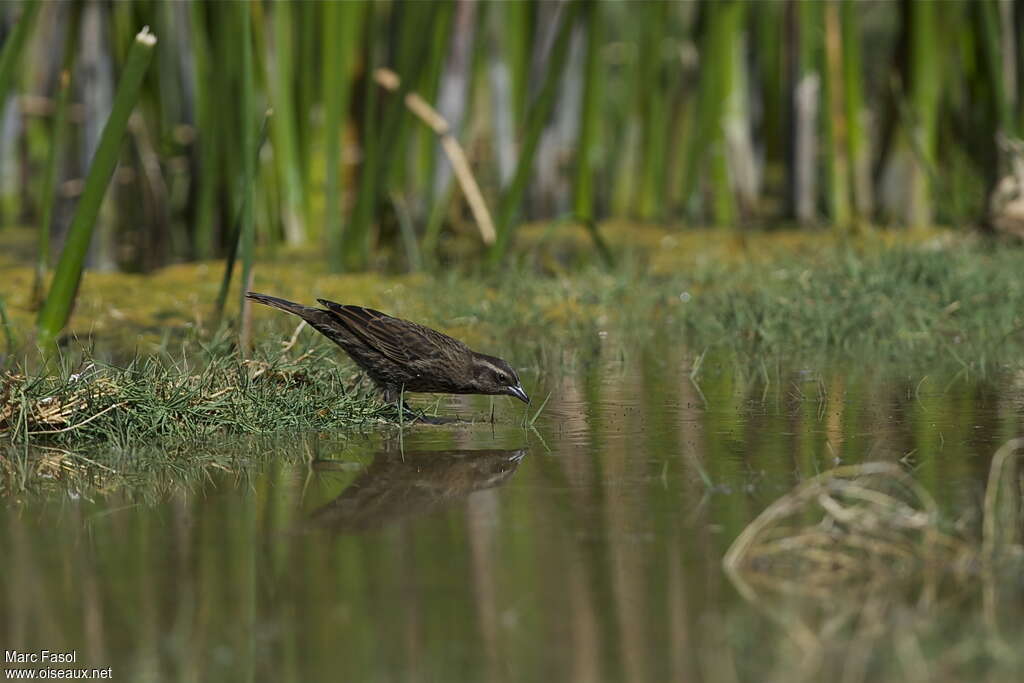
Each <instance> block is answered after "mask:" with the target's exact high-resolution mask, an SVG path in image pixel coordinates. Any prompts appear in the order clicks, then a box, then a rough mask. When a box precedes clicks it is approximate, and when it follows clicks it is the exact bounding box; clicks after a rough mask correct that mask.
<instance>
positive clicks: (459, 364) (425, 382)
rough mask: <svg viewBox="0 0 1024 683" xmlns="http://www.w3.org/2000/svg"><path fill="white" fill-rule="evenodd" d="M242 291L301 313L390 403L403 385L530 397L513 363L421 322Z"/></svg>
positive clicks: (423, 389) (413, 388) (358, 308)
mask: <svg viewBox="0 0 1024 683" xmlns="http://www.w3.org/2000/svg"><path fill="white" fill-rule="evenodd" d="M246 296H247V297H248V298H250V299H252V300H253V301H258V302H260V303H261V304H266V305H267V306H273V307H274V308H280V309H281V310H282V311H287V312H288V313H292V314H293V315H297V316H299V317H300V318H302V319H303V320H305V321H306V322H307V323H309V324H310V325H311V326H312V327H313V328H314V329H316V330H317V331H318V332H320V333H321V334H323V335H324V336H325V337H327V338H328V339H330V340H331V341H332V342H334V343H335V344H337V345H338V346H340V347H341V348H342V349H344V350H345V353H347V354H348V355H349V357H350V358H351V359H352V360H354V361H355V363H356V365H358V366H359V367H361V368H362V369H363V370H364V371H365V372H366V374H367V375H369V376H370V379H372V380H373V381H374V382H375V383H376V384H377V386H378V387H380V388H381V390H382V391H383V392H384V400H386V401H388V402H389V403H393V402H396V401H397V400H398V397H399V396H400V395H401V392H403V391H412V392H425V393H435V394H507V395H508V396H515V397H516V398H518V399H519V400H520V401H523V402H524V403H529V402H530V397H529V396H527V395H526V391H525V390H523V385H522V383H520V381H519V375H517V374H516V371H515V370H513V369H512V366H511V365H509V364H508V363H506V362H505V361H503V360H502V359H500V358H495V357H494V356H488V355H485V354H482V353H477V352H476V351H473V350H472V349H471V348H469V347H468V346H466V345H465V344H463V343H462V342H460V341H459V340H458V339H454V338H452V337H449V336H448V335H446V334H442V333H440V332H438V331H437V330H432V329H430V328H429V327H425V326H424V325H420V324H419V323H414V322H410V321H408V320H402V319H400V318H393V317H391V316H390V315H386V314H384V313H381V312H380V311H375V310H373V309H372V308H363V307H362V306H343V305H341V304H336V303H334V302H333V301H327V300H326V299H317V301H319V302H320V303H321V304H322V305H323V306H324V307H325V308H312V307H310V306H303V305H302V304H297V303H294V302H292V301H286V300H285V299H278V298H277V297H274V296H267V295H266V294H257V293H255V292H247V293H246Z"/></svg>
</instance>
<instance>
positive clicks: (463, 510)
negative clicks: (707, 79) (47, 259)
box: [0, 345, 1024, 681]
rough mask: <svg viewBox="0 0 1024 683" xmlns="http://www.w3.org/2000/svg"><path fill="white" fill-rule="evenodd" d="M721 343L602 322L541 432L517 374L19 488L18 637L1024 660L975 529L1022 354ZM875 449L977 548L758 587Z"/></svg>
mask: <svg viewBox="0 0 1024 683" xmlns="http://www.w3.org/2000/svg"><path fill="white" fill-rule="evenodd" d="M693 363H694V359H693V358H692V357H689V356H686V355H685V354H683V353H682V352H676V351H673V350H671V348H670V347H668V346H667V345H655V346H652V347H651V348H643V349H639V350H637V351H635V352H632V353H631V352H628V351H608V350H603V351H602V350H601V349H597V350H595V352H594V353H593V354H590V355H589V356H588V357H586V358H580V357H573V358H571V359H569V360H566V361H565V362H564V363H562V362H561V361H560V362H559V364H557V367H553V368H549V369H548V370H547V371H545V372H544V373H543V381H541V380H540V379H538V377H537V376H534V377H530V378H524V379H526V380H527V386H528V388H530V390H531V394H532V395H534V397H535V404H534V406H533V409H536V407H537V403H539V401H540V400H543V398H544V397H545V395H547V394H548V393H549V392H550V400H549V401H548V403H547V406H546V407H545V409H544V410H543V412H542V413H541V414H540V416H539V417H538V418H537V420H536V422H535V423H534V424H533V428H532V429H531V428H529V427H524V426H523V420H524V418H523V408H522V407H521V406H520V405H519V404H518V403H513V402H512V401H506V400H505V399H500V400H498V401H496V402H495V403H494V406H495V411H496V421H495V423H494V424H491V423H490V422H489V421H488V417H489V410H490V402H489V400H488V399H486V398H477V397H474V398H470V399H453V400H451V401H450V402H448V403H446V404H445V405H444V407H443V408H442V412H445V413H448V414H455V415H461V416H462V417H465V418H469V419H472V420H474V422H472V423H464V424H455V425H444V426H419V427H411V428H407V429H406V430H404V431H403V432H401V433H399V432H398V431H397V430H390V429H389V430H383V431H381V432H379V433H372V434H366V435H356V436H352V437H348V438H343V437H341V436H339V435H304V436H301V437H297V438H295V439H294V440H293V441H290V442H284V443H281V444H278V445H277V446H276V447H274V448H272V449H270V452H269V453H261V452H259V450H258V449H254V451H255V452H252V453H248V454H246V455H247V457H249V458H255V459H257V460H259V461H260V462H261V463H263V464H262V465H261V466H259V467H257V468H256V472H255V474H251V475H249V474H247V475H244V476H242V475H238V474H237V473H233V472H217V471H214V472H211V474H210V476H209V478H208V480H206V481H203V482H200V483H197V484H196V483H193V484H191V485H190V486H188V487H184V486H181V487H176V489H175V490H173V492H172V493H170V494H168V495H163V496H159V497H157V498H156V500H155V501H154V500H153V499H151V497H143V496H141V495H140V494H138V493H132V492H127V491H113V492H109V493H103V492H95V493H88V494H87V495H77V496H76V495H70V494H59V495H58V494H54V495H51V496H49V497H48V498H47V499H46V500H44V501H31V502H28V503H24V504H21V505H7V506H4V507H3V508H0V548H2V549H3V550H2V553H3V558H4V559H3V562H2V563H0V578H2V590H0V606H2V610H0V643H3V646H4V648H6V649H8V650H21V651H39V650H42V649H48V650H74V651H75V653H76V664H75V665H74V666H76V667H96V668H106V667H110V668H111V671H112V675H113V679H114V680H125V681H148V680H154V681H164V680H175V681H179V680H180V681H247V680H258V681H318V680H340V681H408V680H413V681H417V680H421V681H602V680H604V681H620V680H621V681H666V680H682V681H693V680H708V681H732V680H735V681H764V680H779V681H788V680H801V679H803V680H821V679H822V678H823V677H835V678H836V679H837V680H851V681H858V680H913V679H915V678H917V679H922V680H924V679H930V680H958V679H962V678H963V677H965V676H970V677H978V678H984V679H985V680H1016V679H1018V678H1019V674H1021V662H1022V660H1024V656H1022V655H1018V654H1017V653H1019V652H1024V637H1022V634H1024V630H1022V629H1021V628H1020V627H1019V626H1017V625H1016V624H1018V623H1020V621H1021V620H1020V618H1021V617H1024V601H1022V600H1021V598H1022V597H1024V586H1022V585H1021V581H1020V580H1019V579H1017V578H1015V577H1017V576H1020V574H1019V573H1014V572H1009V573H1008V575H1006V576H1002V575H999V574H998V573H997V572H995V571H994V570H993V571H992V572H986V571H984V567H983V566H982V565H981V564H979V562H980V561H979V560H978V554H977V552H973V551H972V549H977V548H978V547H980V546H979V543H980V541H979V540H978V539H980V538H981V537H982V534H983V526H984V525H983V514H984V506H983V500H984V497H985V491H986V483H987V479H988V477H989V466H990V463H991V459H992V454H993V453H994V452H995V451H996V450H997V448H998V447H999V446H1000V445H1001V444H1002V443H1003V442H1004V441H1006V440H1007V439H1009V438H1012V437H1014V436H1017V435H1018V434H1020V433H1021V431H1022V430H1021V426H1022V421H1024V399H1022V396H1024V390H1022V387H1021V382H1020V380H1019V378H1018V379H1016V380H1015V379H1014V378H1009V377H1004V378H997V379H993V380H989V381H987V382H984V381H975V380H973V379H972V378H969V377H962V376H961V377H945V378H941V379H940V378H938V377H929V378H926V379H924V380H922V378H920V377H900V376H895V377H894V376H892V375H891V374H890V375H888V376H879V375H878V374H877V373H873V372H872V371H871V369H870V368H850V367H845V368H835V369H834V370H832V371H830V372H828V373H825V374H821V373H816V372H809V371H806V370H801V369H799V368H796V369H787V370H784V371H783V370H779V369H777V368H776V369H773V368H769V367H763V366H762V367H759V368H755V369H753V370H751V371H746V370H745V369H742V368H737V367H735V366H733V365H732V364H730V363H729V362H728V361H727V360H725V359H715V358H708V359H705V362H704V365H703V367H702V370H701V372H700V374H699V375H697V380H696V381H694V380H691V378H690V371H691V369H692V368H693ZM529 415H530V416H532V412H531V413H529ZM861 462H888V463H897V464H898V466H899V468H900V469H901V470H902V471H904V472H907V473H910V475H911V476H912V478H913V481H915V482H918V483H920V484H921V485H922V487H923V490H924V492H925V493H926V494H927V495H928V496H930V497H932V498H934V500H935V501H936V505H937V510H936V515H937V516H938V517H939V518H940V519H941V523H940V524H939V525H938V527H937V528H939V529H940V531H941V533H942V534H946V535H948V536H949V537H950V538H954V537H955V538H956V539H959V540H958V543H960V544H961V545H959V546H957V548H959V550H957V552H956V553H954V552H953V551H952V550H951V551H950V555H949V556H948V558H947V559H949V558H953V559H949V562H947V563H945V564H946V566H936V567H929V566H927V558H926V561H925V564H924V565H923V566H922V567H917V568H916V569H915V568H912V569H910V570H905V571H904V570H901V572H902V573H900V574H899V576H900V580H899V581H890V582H886V581H882V580H881V579H879V581H874V582H873V583H872V585H871V586H869V587H868V588H867V589H865V587H864V586H863V585H852V584H851V583H850V582H849V581H847V582H846V583H844V584H843V585H842V586H841V587H840V586H837V587H834V588H829V587H828V586H827V585H826V590H824V591H823V592H822V593H821V594H818V595H814V596H811V595H806V594H801V591H799V590H798V591H797V594H794V595H789V596H788V597H785V599H778V596H769V595H767V593H766V592H762V593H759V594H758V595H757V596H754V597H753V598H752V597H751V596H750V595H744V594H741V592H739V591H738V590H737V588H736V586H735V585H734V583H733V582H732V581H731V580H730V578H729V576H728V574H727V573H726V572H725V571H724V570H723V566H722V558H723V556H724V555H725V554H726V551H727V550H728V548H729V547H730V545H731V544H732V543H733V541H734V540H735V539H736V538H737V537H738V536H739V535H740V533H741V532H742V531H743V529H744V528H746V527H747V526H748V525H749V524H751V522H752V521H754V520H755V519H756V518H757V517H758V515H759V514H761V513H762V511H764V510H765V509H766V507H768V506H769V505H770V504H771V503H772V502H773V501H775V500H777V499H779V498H780V497H781V496H784V495H786V494H787V493H788V492H790V491H791V490H792V489H793V487H794V486H796V485H797V484H799V483H800V482H802V481H806V480H808V479H809V478H811V477H814V476H815V475H816V474H818V473H820V472H823V471H826V470H828V469H830V468H832V467H834V466H836V465H849V464H855V463H861ZM801 514H803V513H801ZM799 516H800V515H798V517H799ZM811 521H813V520H811ZM1019 531H1020V529H1019V528H1018V529H1016V531H1014V530H1013V529H1011V530H1010V532H1009V533H1011V535H1012V536H1013V538H1011V539H1010V542H1009V545H1008V546H1007V547H1011V546H1013V545H1014V543H1019ZM915 533H917V532H915ZM1013 534H1016V535H1013ZM929 538H932V537H928V536H927V535H926V534H922V535H921V536H920V537H918V536H915V537H914V539H913V540H912V541H911V542H910V543H909V544H907V545H906V546H905V547H907V548H910V549H911V550H910V551H909V552H910V553H912V554H916V553H917V551H918V549H920V548H925V547H926V545H925V544H927V543H931V541H929V540H928V539H929ZM1014 539H1016V540H1014ZM933 546H934V544H932V545H931V546H927V547H933ZM901 547H902V546H901ZM1011 551H1012V547H1011ZM1011 551H1008V554H1010V555H1012V554H1013V553H1012V552H1011ZM795 552H796V551H786V553H784V555H786V554H789V553H795ZM957 553H959V554H957ZM928 557H932V556H928ZM954 559H956V562H960V564H959V565H956V562H954ZM1011 561H1013V560H1012V558H1011ZM954 565H956V567H959V569H956V571H954V569H955V567H954ZM1012 566H1014V567H1018V568H1019V567H1020V566H1021V565H1020V564H1016V565H1012ZM876 569H878V568H876ZM876 569H871V570H869V571H868V574H869V575H871V576H872V577H875V578H878V577H879V576H881V575H880V574H879V573H878V571H876ZM776 571H789V570H785V569H778V568H776ZM792 571H793V572H797V573H796V574H795V579H796V582H795V585H796V586H797V587H798V588H799V586H800V585H801V581H802V580H803V577H801V576H800V575H799V573H798V572H799V571H800V570H799V569H794V570H792ZM883 573H884V572H883ZM839 575H840V572H838V571H837V572H836V573H835V574H834V576H839ZM933 575H934V576H933ZM935 576H937V577H938V578H935ZM787 578H794V575H791V576H789V577H787ZM933 579H934V580H933ZM825 580H826V583H827V581H828V576H826V578H825ZM808 585H809V584H808ZM932 587H935V590H934V591H933V590H932ZM865 591H866V592H865ZM985 591H989V592H995V594H997V595H998V600H997V601H995V603H993V600H991V599H989V598H986V597H985V595H984V593H985ZM768 592H770V591H768ZM986 600H987V602H986ZM6 666H7V667H8V668H11V667H12V665H10V664H7V665H6ZM62 666H63V665H62Z"/></svg>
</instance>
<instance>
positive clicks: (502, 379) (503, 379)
mask: <svg viewBox="0 0 1024 683" xmlns="http://www.w3.org/2000/svg"><path fill="white" fill-rule="evenodd" d="M495 379H497V380H498V384H505V383H506V382H508V377H506V376H505V375H504V373H501V372H499V373H497V374H496V375H495Z"/></svg>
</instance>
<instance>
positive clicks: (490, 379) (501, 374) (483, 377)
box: [472, 353, 530, 403]
mask: <svg viewBox="0 0 1024 683" xmlns="http://www.w3.org/2000/svg"><path fill="white" fill-rule="evenodd" d="M472 372H473V388H474V389H475V390H476V392H477V393H480V394H507V395H508V396H515V397H516V398H518V399H519V400H520V401H522V402H523V403H529V402H530V397H529V396H527V395H526V391H525V390H524V389H523V385H522V383H521V382H520V381H519V375H517V374H516V371H515V370H513V369H512V366H511V365H509V364H508V363H506V362H505V361H503V360H502V359H500V358H495V357H494V356H486V355H484V354H482V353H477V354H474V355H473V367H472Z"/></svg>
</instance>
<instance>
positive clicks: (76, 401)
mask: <svg viewBox="0 0 1024 683" xmlns="http://www.w3.org/2000/svg"><path fill="white" fill-rule="evenodd" d="M394 419H395V410H394V409H393V408H392V407H391V406H388V405H386V404H383V403H381V402H380V401H379V400H378V399H377V398H376V397H375V396H374V395H373V394H372V393H370V392H369V391H368V390H367V389H364V388H362V384H361V383H360V382H358V380H357V378H356V376H355V374H354V373H353V372H352V370H350V369H349V368H347V367H345V366H342V365H339V364H338V362H337V361H336V357H334V356H333V354H331V355H328V353H327V350H326V349H323V348H314V349H309V350H305V351H304V352H302V353H296V354H292V355H289V354H288V353H287V352H276V353H271V352H267V351H266V350H264V352H263V353H262V354H261V355H260V356H258V357H256V358H252V359H247V360H240V359H239V358H238V356H237V355H235V354H233V353H221V352H216V353H214V354H213V355H212V356H210V357H209V359H208V360H207V361H205V362H202V363H201V364H200V365H198V366H192V365H191V364H190V363H189V362H188V361H184V360H183V361H179V362H177V363H170V362H167V361H162V360H159V359H157V358H154V357H148V358H140V359H136V360H134V361H132V362H130V363H129V364H127V365H126V366H125V367H115V366H112V365H106V364H103V363H101V362H98V361H83V362H82V363H81V364H80V365H78V366H77V367H75V368H73V369H65V370H64V371H63V372H62V373H60V374H59V375H58V376H56V377H29V376H26V375H24V374H18V373H13V372H8V373H6V374H5V375H3V376H0V439H2V440H3V441H4V442H6V443H3V444H2V445H0V488H2V489H6V490H7V491H9V492H10V491H18V490H23V489H24V488H25V487H26V486H27V485H28V484H29V483H30V482H31V481H33V480H38V479H51V480H61V479H70V480H72V481H74V480H75V479H76V477H78V476H79V475H82V474H91V475H99V476H101V477H102V478H103V479H105V480H108V479H111V478H121V477H123V476H127V475H129V473H131V472H135V473H137V472H138V470H139V469H140V467H142V466H143V465H142V463H140V462H132V461H133V460H138V459H142V460H145V459H153V458H154V456H155V458H156V460H157V461H165V463H166V464H167V465H168V466H169V467H171V468H172V469H174V468H175V467H177V468H179V469H180V468H182V467H185V468H194V467H195V466H196V465H200V466H202V465H204V464H208V463H209V462H216V461H217V459H216V458H210V457H209V455H208V454H207V453H206V452H207V451H221V450H224V449H225V447H226V446H230V445H231V444H232V443H237V442H238V441H239V439H244V438H247V437H250V436H253V435H261V436H268V435H270V436H275V437H278V438H285V439H291V438H294V437H296V435H304V434H308V433H312V432H321V431H332V432H342V433H351V432H353V431H358V430H365V429H366V428H367V427H369V426H370V425H373V424H376V423H378V422H380V421H382V420H388V421H393V420H394ZM228 450H230V448H228ZM140 451H141V452H142V453H141V454H140ZM126 456H127V457H126ZM175 461H177V463H176V464H175ZM149 464H150V465H152V464H153V463H152V462H151V463H149Z"/></svg>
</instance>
